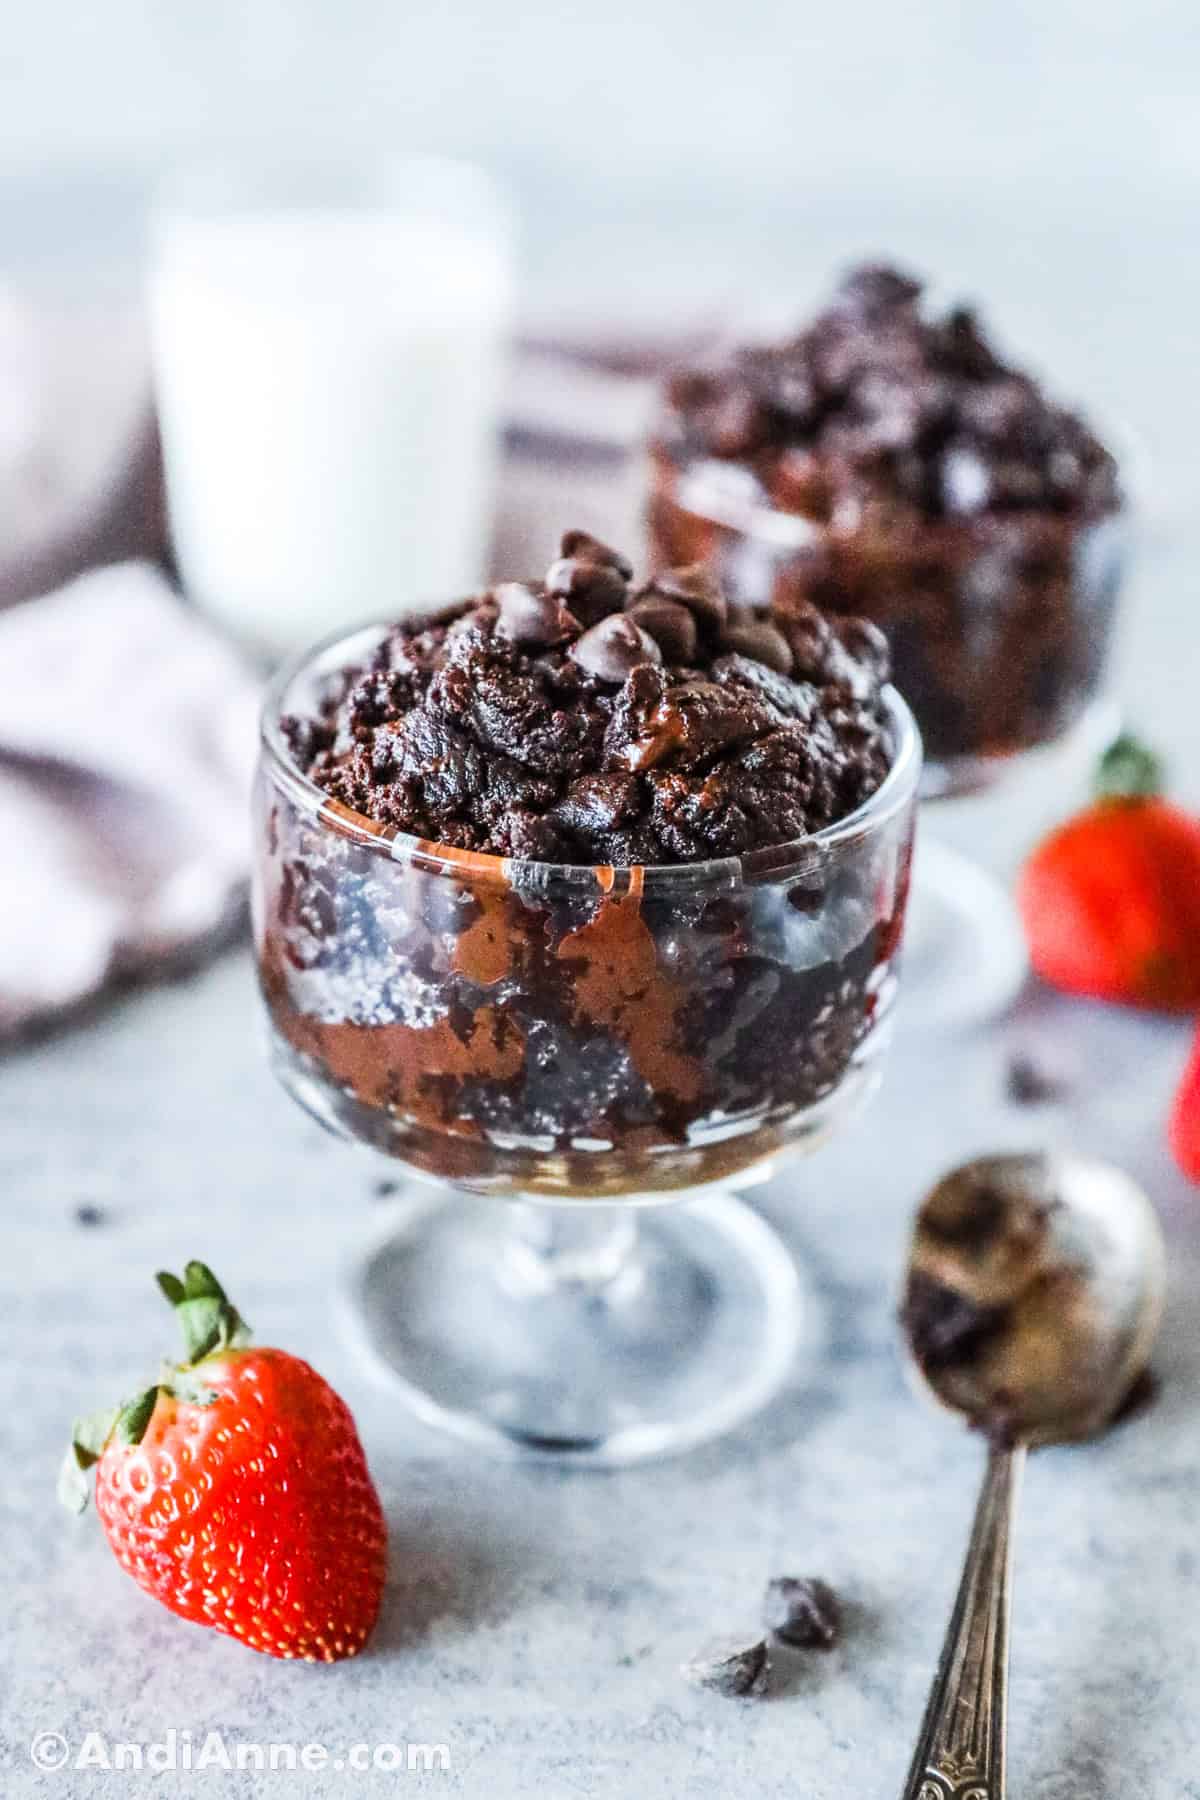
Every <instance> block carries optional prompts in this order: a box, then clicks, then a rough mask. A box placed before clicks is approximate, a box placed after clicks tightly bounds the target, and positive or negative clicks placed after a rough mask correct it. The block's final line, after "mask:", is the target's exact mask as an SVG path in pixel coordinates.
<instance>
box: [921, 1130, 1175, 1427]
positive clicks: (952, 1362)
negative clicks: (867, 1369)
mask: <svg viewBox="0 0 1200 1800" xmlns="http://www.w3.org/2000/svg"><path fill="white" fill-rule="evenodd" d="M1165 1284H1166V1256H1165V1252H1164V1249H1163V1241H1162V1234H1161V1232H1160V1230H1159V1226H1158V1220H1157V1218H1156V1217H1155V1214H1154V1210H1153V1208H1152V1207H1151V1205H1150V1202H1149V1201H1148V1200H1147V1199H1146V1196H1145V1195H1144V1194H1143V1193H1142V1191H1141V1189H1140V1188H1139V1187H1138V1186H1137V1185H1136V1183H1134V1182H1133V1181H1131V1180H1130V1179H1129V1177H1128V1176H1127V1175H1125V1174H1123V1173H1122V1172H1121V1170H1119V1169H1115V1168H1113V1167H1111V1166H1110V1165H1109V1164H1107V1163H1102V1162H1095V1161H1092V1160H1090V1159H1087V1158H1084V1157H1079V1156H1058V1155H1044V1154H1031V1155H1018V1156H1012V1155H1010V1156H985V1157H980V1158H979V1159H978V1160H977V1161H975V1162H970V1163H966V1164H965V1165H964V1166H963V1167H962V1168H959V1169H955V1170H954V1171H953V1172H952V1173H951V1174H949V1175H947V1176H946V1177H945V1178H944V1179H943V1180H941V1181H940V1182H939V1183H938V1184H937V1186H936V1187H935V1188H934V1189H933V1191H932V1193H931V1194H930V1195H929V1197H928V1198H927V1200H926V1201H925V1203H924V1205H923V1206H922V1207H921V1210H920V1212H919V1213H918V1215H917V1219H916V1225H915V1228H914V1231H913V1236H912V1242H911V1246H910V1252H909V1263H908V1274H907V1280H906V1286H905V1296H904V1307H903V1311H902V1315H901V1317H902V1323H903V1326H904V1335H905V1341H906V1345H907V1349H908V1353H909V1357H910V1360H911V1364H912V1367H913V1368H914V1370H915V1371H916V1373H917V1374H918V1375H919V1377H920V1378H921V1381H922V1383H923V1385H924V1387H925V1388H926V1390H927V1391H928V1392H929V1393H930V1394H932V1396H933V1397H934V1399H935V1400H937V1401H938V1402H939V1403H940V1404H941V1405H942V1406H945V1407H948V1408H949V1409H950V1410H952V1411H954V1412H957V1413H960V1414H962V1415H963V1416H964V1417H965V1418H966V1419H967V1420H968V1421H969V1422H970V1423H971V1424H972V1425H974V1426H976V1427H977V1428H978V1429H980V1430H982V1431H983V1432H985V1433H986V1434H987V1435H988V1436H989V1437H992V1438H1001V1439H1005V1440H1007V1441H1010V1442H1012V1441H1016V1440H1020V1441H1022V1442H1024V1443H1027V1444H1030V1445H1034V1444H1048V1443H1067V1442H1073V1441H1076V1440H1078V1439H1080V1438H1087V1437H1091V1436H1093V1435H1094V1434H1095V1433H1096V1432H1098V1431H1101V1430H1102V1429H1103V1428H1104V1426H1105V1425H1106V1424H1108V1422H1109V1421H1110V1420H1111V1418H1112V1417H1113V1415H1114V1414H1115V1413H1116V1412H1118V1411H1119V1409H1120V1407H1121V1405H1122V1403H1123V1401H1124V1400H1125V1398H1126V1396H1127V1394H1128V1393H1129V1390H1130V1388H1131V1387H1132V1386H1133V1383H1134V1382H1135V1381H1136V1379H1137V1377H1138V1375H1139V1374H1140V1373H1141V1372H1142V1369H1143V1368H1144V1366H1145V1362H1146V1358H1147V1357H1148V1355H1149V1352H1150V1347H1151V1345H1152V1344H1153V1342H1154V1338H1155V1334H1156V1333H1157V1330H1158V1325H1159V1320H1160V1318H1161V1316H1162V1306H1163V1295H1164V1289H1165Z"/></svg>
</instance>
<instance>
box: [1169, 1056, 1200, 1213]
mask: <svg viewBox="0 0 1200 1800" xmlns="http://www.w3.org/2000/svg"><path fill="white" fill-rule="evenodd" d="M1167 1141H1168V1143H1169V1144H1170V1146H1171V1155H1172V1156H1173V1157H1174V1158H1175V1161H1176V1162H1177V1163H1178V1164H1179V1166H1180V1168H1181V1169H1182V1170H1183V1172H1184V1174H1185V1175H1186V1176H1187V1178H1188V1180H1189V1181H1200V1031H1198V1032H1197V1034H1196V1036H1195V1039H1194V1040H1193V1042H1192V1049H1191V1054H1190V1056H1189V1057H1188V1060H1187V1064H1186V1066H1185V1068H1184V1071H1183V1080H1182V1081H1181V1082H1180V1083H1179V1086H1178V1087H1177V1088H1176V1090H1175V1099H1174V1102H1173V1103H1172V1106H1171V1117H1170V1120H1169V1122H1168V1125H1167Z"/></svg>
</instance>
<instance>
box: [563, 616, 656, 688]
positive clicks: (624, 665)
mask: <svg viewBox="0 0 1200 1800" xmlns="http://www.w3.org/2000/svg"><path fill="white" fill-rule="evenodd" d="M568 654H569V655H570V657H571V659H572V661H573V662H577V663H578V664H579V667H580V668H581V669H585V670H586V671H587V673H588V674H589V675H595V676H596V677H597V678H598V679H599V680H600V681H612V682H623V681H624V680H625V679H626V677H627V676H629V675H631V674H632V673H633V671H634V670H635V669H636V668H638V667H639V665H640V664H642V663H661V661H662V651H661V650H660V649H659V647H658V645H657V644H656V643H655V641H654V639H653V638H652V637H650V636H649V635H648V634H647V633H646V632H644V631H643V630H642V628H641V626H640V625H638V624H636V623H635V622H634V620H633V619H631V618H630V617H629V615H628V614H627V613H613V614H612V615H611V617H609V618H607V619H601V621H600V623H599V624H598V625H593V626H592V628H591V630H590V631H585V632H584V634H583V636H582V637H581V638H578V639H577V640H576V641H575V643H573V644H572V645H571V648H570V651H569V652H568Z"/></svg>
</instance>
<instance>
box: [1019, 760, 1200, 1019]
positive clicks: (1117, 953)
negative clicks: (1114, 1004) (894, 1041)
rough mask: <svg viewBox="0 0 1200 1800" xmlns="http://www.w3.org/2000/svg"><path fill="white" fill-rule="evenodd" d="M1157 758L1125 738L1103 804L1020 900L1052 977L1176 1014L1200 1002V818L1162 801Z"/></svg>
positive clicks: (1043, 865)
mask: <svg viewBox="0 0 1200 1800" xmlns="http://www.w3.org/2000/svg"><path fill="white" fill-rule="evenodd" d="M1160 778H1161V770H1160V768H1159V765H1158V762H1157V760H1156V759H1155V758H1154V757H1153V756H1151V755H1150V754H1149V753H1148V752H1147V751H1145V750H1143V749H1141V747H1140V746H1139V745H1138V744H1136V743H1134V742H1133V740H1132V739H1130V738H1120V739H1118V741H1117V743H1115V744H1114V745H1113V747H1112V748H1111V750H1109V751H1108V753H1107V755H1106V756H1105V757H1104V759H1103V761H1102V762H1101V765H1100V774H1099V781H1098V790H1099V796H1098V798H1097V800H1096V801H1095V802H1094V804H1093V805H1092V806H1090V807H1088V809H1087V810H1086V811H1085V812H1082V813H1080V814H1078V816H1077V817H1076V818H1074V819H1070V820H1068V822H1067V823H1066V824H1065V825H1061V826H1060V827H1059V828H1058V830H1057V831H1055V832H1052V833H1051V835H1050V836H1049V837H1048V838H1047V839H1046V840H1045V842H1044V843H1043V844H1041V845H1040V846H1039V847H1038V849H1036V850H1035V851H1034V853H1033V855H1032V856H1031V857H1030V858H1029V861H1028V862H1027V863H1026V864H1025V867H1024V869H1023V870H1022V872H1021V878H1020V883H1019V886H1018V890H1017V903H1018V905H1019V907H1020V910H1021V916H1022V918H1023V920H1024V923H1025V935H1026V938H1027V939H1028V942H1029V954H1030V957H1031V959H1032V962H1033V966H1034V968H1035V969H1036V970H1037V972H1038V974H1039V975H1040V976H1041V977H1042V979H1043V980H1044V981H1048V982H1050V983H1051V985H1052V986H1053V987H1058V988H1064V989H1066V991H1067V992H1068V993H1073V994H1087V995H1089V996H1090V997H1091V998H1092V999H1096V1000H1116V1001H1120V1002H1122V1003H1123V1004H1125V1005H1127V1006H1148V1007H1154V1008H1157V1009H1159V1010H1162V1011H1167V1012H1187V1011H1191V1010H1194V1009H1195V1008H1197V1007H1200V820H1198V819H1195V818H1193V817H1192V816H1191V814H1189V813H1186V812H1184V811H1183V810H1182V809H1181V808H1180V807H1178V806H1172V805H1171V804H1170V802H1169V801H1166V800H1164V799H1162V798H1161V796H1160V793H1159V787H1160Z"/></svg>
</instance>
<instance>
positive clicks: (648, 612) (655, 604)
mask: <svg viewBox="0 0 1200 1800" xmlns="http://www.w3.org/2000/svg"><path fill="white" fill-rule="evenodd" d="M629 616H630V618H631V619H633V620H634V622H635V623H636V624H638V625H640V626H641V628H642V630H643V631H648V632H649V633H650V636H651V637H652V638H653V639H654V641H655V643H656V644H657V645H658V647H659V649H660V650H661V651H662V653H663V656H664V658H665V659H666V661H667V662H672V663H690V662H691V660H692V658H693V657H694V656H695V654H696V648H697V645H698V644H699V641H700V634H699V632H698V631H697V629H696V620H695V616H694V614H692V613H691V612H689V611H688V608H687V607H686V606H682V605H681V604H680V603H679V601H678V600H664V599H661V598H660V597H659V596H657V595H655V594H651V595H650V596H649V597H648V598H647V599H644V600H636V601H634V603H633V604H632V605H631V606H630V608H629Z"/></svg>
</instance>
